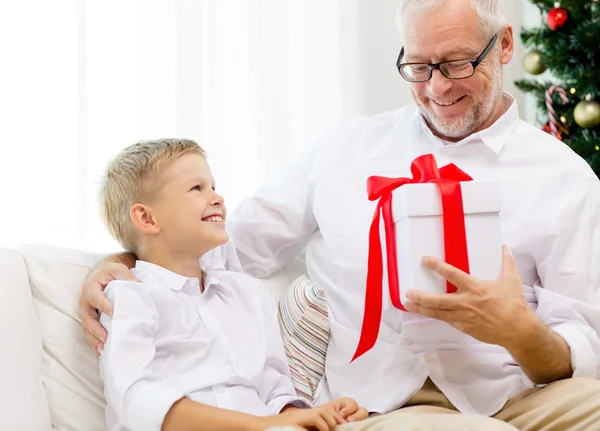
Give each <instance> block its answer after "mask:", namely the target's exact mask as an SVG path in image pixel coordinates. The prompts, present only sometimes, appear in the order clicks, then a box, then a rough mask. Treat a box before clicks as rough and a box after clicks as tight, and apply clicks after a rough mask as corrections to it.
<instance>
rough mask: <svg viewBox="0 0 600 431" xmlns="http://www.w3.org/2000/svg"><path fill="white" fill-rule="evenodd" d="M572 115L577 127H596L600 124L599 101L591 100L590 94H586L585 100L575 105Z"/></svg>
mask: <svg viewBox="0 0 600 431" xmlns="http://www.w3.org/2000/svg"><path fill="white" fill-rule="evenodd" d="M573 116H574V118H575V122H576V123H577V124H578V125H579V127H583V128H584V129H590V128H592V127H596V126H597V125H599V124H600V103H598V102H596V101H595V100H592V97H591V95H589V94H588V96H587V97H586V100H582V101H581V102H579V103H578V104H577V106H575V111H574V112H573Z"/></svg>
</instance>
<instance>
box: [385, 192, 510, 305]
mask: <svg viewBox="0 0 600 431" xmlns="http://www.w3.org/2000/svg"><path fill="white" fill-rule="evenodd" d="M460 184H461V189H462V197H463V209H464V213H465V230H466V237H467V238H466V239H467V249H468V252H467V254H468V258H469V269H470V274H471V275H472V276H473V277H475V278H478V279H480V280H494V279H496V278H498V276H499V275H500V272H501V268H502V234H501V226H500V209H501V199H500V189H499V184H498V183H497V182H493V181H467V182H461V183H460ZM392 214H393V221H394V224H395V233H396V255H397V260H398V262H397V266H398V280H399V283H400V293H401V301H402V303H404V302H405V301H406V292H407V291H408V290H409V289H417V290H420V291H423V292H427V293H434V294H444V293H446V280H444V279H443V278H442V277H441V276H439V275H438V274H436V273H435V272H433V271H431V270H429V269H427V268H425V267H424V266H423V265H422V263H421V262H422V258H423V256H433V257H436V258H439V259H441V260H444V227H443V219H442V199H441V196H440V192H439V191H438V188H437V186H436V185H435V184H433V183H426V184H406V185H404V186H402V187H400V188H398V189H396V190H395V191H394V192H393V195H392ZM383 232H384V231H383V221H382V224H381V238H382V241H381V242H382V247H383V249H384V253H385V239H384V238H385V237H384V233H383ZM386 259H387V256H386V257H384V265H383V266H384V278H383V281H384V292H385V293H384V295H386V296H387V299H386V300H384V307H385V308H390V307H391V302H390V299H389V287H388V280H387V272H385V271H386V269H385V268H386V264H385V262H386Z"/></svg>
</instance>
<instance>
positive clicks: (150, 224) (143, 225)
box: [129, 204, 160, 235]
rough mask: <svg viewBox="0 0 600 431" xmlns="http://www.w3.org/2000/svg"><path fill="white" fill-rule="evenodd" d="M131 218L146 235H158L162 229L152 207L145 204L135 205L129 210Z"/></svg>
mask: <svg viewBox="0 0 600 431" xmlns="http://www.w3.org/2000/svg"><path fill="white" fill-rule="evenodd" d="M129 217H130V218H131V221H132V222H133V224H134V225H135V226H136V227H137V228H138V229H139V230H140V232H141V233H144V234H146V235H156V234H158V233H159V232H160V227H159V226H158V222H157V220H156V216H155V214H154V213H153V210H152V208H151V207H149V206H147V205H144V204H133V206H132V207H131V210H129Z"/></svg>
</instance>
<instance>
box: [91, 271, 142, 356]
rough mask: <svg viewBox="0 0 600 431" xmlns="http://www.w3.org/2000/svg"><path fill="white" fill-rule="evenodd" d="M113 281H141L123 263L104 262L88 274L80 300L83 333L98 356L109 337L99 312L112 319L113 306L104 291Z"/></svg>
mask: <svg viewBox="0 0 600 431" xmlns="http://www.w3.org/2000/svg"><path fill="white" fill-rule="evenodd" d="M113 280H130V281H140V280H139V279H137V278H136V277H135V276H134V275H133V274H132V273H131V271H130V270H129V268H128V267H127V266H126V265H124V264H123V263H116V262H109V261H102V262H101V263H100V264H99V265H98V266H97V267H96V268H95V269H94V270H93V271H91V272H90V273H89V274H88V276H87V278H86V279H85V281H84V283H83V288H82V291H81V298H80V299H79V312H80V314H81V324H82V326H83V332H85V335H86V337H87V340H88V342H89V343H90V345H91V346H92V348H93V349H94V352H95V353H96V355H98V356H99V355H100V351H99V350H100V349H102V348H103V346H104V343H105V342H106V337H107V335H108V334H107V333H106V330H105V329H104V328H103V327H102V325H100V322H99V321H98V319H99V315H98V310H99V311H101V312H103V313H106V314H108V315H109V316H111V317H112V313H113V305H112V304H111V303H110V302H109V301H108V300H107V299H106V298H105V297H104V294H103V291H104V288H105V287H106V286H107V285H108V283H110V282H111V281H113Z"/></svg>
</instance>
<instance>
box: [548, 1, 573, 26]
mask: <svg viewBox="0 0 600 431" xmlns="http://www.w3.org/2000/svg"><path fill="white" fill-rule="evenodd" d="M568 18H569V14H568V13H567V10H566V9H563V8H561V7H559V5H558V4H557V5H556V7H555V8H554V9H552V10H551V11H550V12H548V27H550V28H551V29H552V30H553V31H556V30H558V29H559V28H561V27H562V26H563V25H565V23H566V22H567V19H568Z"/></svg>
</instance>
